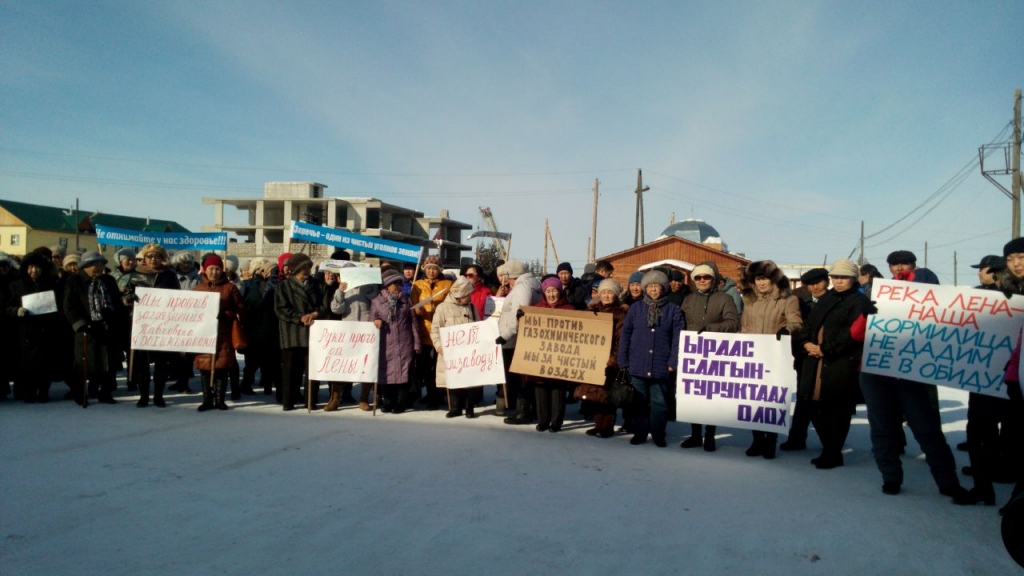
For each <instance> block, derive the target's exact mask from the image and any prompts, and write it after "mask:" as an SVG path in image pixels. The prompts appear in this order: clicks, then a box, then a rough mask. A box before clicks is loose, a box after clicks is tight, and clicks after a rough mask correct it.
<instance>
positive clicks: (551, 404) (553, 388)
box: [530, 276, 576, 432]
mask: <svg viewBox="0 0 1024 576" xmlns="http://www.w3.org/2000/svg"><path fill="white" fill-rule="evenodd" d="M540 288H541V293H542V294H543V295H544V298H543V299H541V301H540V302H538V303H537V307H538V308H554V309H557V310H575V309H576V307H575V306H573V305H572V304H570V303H569V300H568V299H567V298H566V296H565V289H564V287H563V286H562V281H561V280H560V279H559V278H558V276H552V277H550V278H548V279H546V280H544V281H543V282H541V283H540ZM530 380H532V381H533V383H534V388H533V390H534V400H535V401H536V402H537V431H538V432H544V431H545V430H547V431H550V432H558V431H559V430H561V429H562V423H563V422H564V421H565V389H566V385H567V383H566V382H565V380H557V379H555V378H535V377H532V376H531V377H530Z"/></svg>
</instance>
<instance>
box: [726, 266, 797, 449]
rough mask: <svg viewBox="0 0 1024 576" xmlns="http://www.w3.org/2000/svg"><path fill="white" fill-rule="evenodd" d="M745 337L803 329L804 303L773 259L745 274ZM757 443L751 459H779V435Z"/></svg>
mask: <svg viewBox="0 0 1024 576" xmlns="http://www.w3.org/2000/svg"><path fill="white" fill-rule="evenodd" d="M740 293H741V294H742V295H743V317H742V318H741V325H742V328H741V329H740V332H741V333H743V334H774V335H775V336H776V337H777V338H780V339H781V338H782V336H783V335H784V334H793V333H795V332H797V331H798V330H800V329H801V328H802V327H803V319H802V318H801V317H800V300H799V299H798V298H797V297H796V296H794V295H793V292H792V290H790V289H789V278H786V275H785V274H783V272H782V270H780V269H779V267H778V266H776V265H775V262H772V261H771V260H761V261H759V262H751V263H750V264H749V265H748V266H747V268H746V269H745V270H744V271H743V289H742V290H741V291H740ZM751 434H753V436H754V441H753V442H752V443H751V444H750V448H747V456H752V457H753V456H764V458H765V459H767V460H771V459H772V458H775V444H776V442H778V439H779V435H778V434H776V433H774V432H761V431H757V430H755V431H753V432H751Z"/></svg>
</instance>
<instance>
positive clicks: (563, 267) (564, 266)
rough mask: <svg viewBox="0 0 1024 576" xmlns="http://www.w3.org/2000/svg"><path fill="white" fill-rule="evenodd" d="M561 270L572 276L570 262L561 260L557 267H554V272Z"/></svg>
mask: <svg viewBox="0 0 1024 576" xmlns="http://www.w3.org/2000/svg"><path fill="white" fill-rule="evenodd" d="M562 270H567V271H568V272H569V275H570V276H572V264H569V263H568V262H562V263H561V264H559V265H558V268H557V269H555V274H558V273H559V272H561V271H562Z"/></svg>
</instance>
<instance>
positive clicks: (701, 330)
mask: <svg viewBox="0 0 1024 576" xmlns="http://www.w3.org/2000/svg"><path fill="white" fill-rule="evenodd" d="M703 333H704V329H703V328H701V329H700V330H697V336H700V335H701V334H703Z"/></svg>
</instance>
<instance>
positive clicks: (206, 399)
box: [196, 373, 213, 412]
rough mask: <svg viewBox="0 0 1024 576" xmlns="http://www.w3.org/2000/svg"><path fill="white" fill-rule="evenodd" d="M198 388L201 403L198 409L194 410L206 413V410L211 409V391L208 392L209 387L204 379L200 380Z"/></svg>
mask: <svg viewBox="0 0 1024 576" xmlns="http://www.w3.org/2000/svg"><path fill="white" fill-rule="evenodd" d="M200 374H202V373H200ZM199 388H200V390H201V391H202V393H203V403H202V404H200V405H199V408H196V410H198V411H200V412H206V411H207V410H210V409H212V408H213V391H212V390H210V385H209V384H208V383H207V380H206V378H202V380H201V382H200V383H199Z"/></svg>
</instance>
